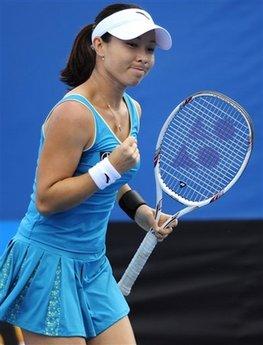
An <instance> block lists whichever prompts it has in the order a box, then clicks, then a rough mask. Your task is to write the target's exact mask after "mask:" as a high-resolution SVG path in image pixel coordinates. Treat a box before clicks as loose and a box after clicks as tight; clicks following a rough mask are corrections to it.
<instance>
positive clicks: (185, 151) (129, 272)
mask: <svg viewBox="0 0 263 345" xmlns="http://www.w3.org/2000/svg"><path fill="white" fill-rule="evenodd" d="M252 142H253V130H252V122H251V119H250V117H249V115H248V113H247V112H246V111H245V110H244V109H243V108H242V107H241V106H240V105H239V104H238V103H237V102H235V101H234V100H232V99H230V98H229V97H227V96H225V95H223V94H221V93H218V92H215V91H203V92H198V93H195V94H193V95H192V96H190V97H188V98H187V99H185V100H184V101H182V102H181V103H180V104H179V105H178V106H177V107H176V108H175V109H174V110H173V111H172V113H171V114H170V116H169V117H168V118H167V120H166V121H165V123H164V125H163V127H162V129H161V132H160V134H159V137H158V141H157V145H156V152H155V155H154V173H155V182H156V210H155V212H156V213H155V217H156V219H157V220H159V218H160V214H161V210H162V200H163V192H164V193H166V194H168V195H169V196H170V197H172V198H173V199H175V200H177V201H179V202H180V203H182V204H183V205H185V206H186V207H185V208H183V209H182V210H180V211H178V212H176V213H175V214H174V215H173V216H172V217H171V218H169V219H168V220H167V221H166V223H165V224H164V225H163V227H167V226H169V224H170V223H171V222H172V221H174V219H175V218H177V219H178V218H180V217H182V216H183V215H185V214H187V213H188V212H191V211H193V210H195V209H198V208H199V207H201V206H204V205H207V204H209V203H211V202H213V201H215V200H218V199H219V198H220V197H221V196H222V195H223V194H225V193H226V192H227V191H228V190H229V189H230V188H231V187H232V186H233V185H234V184H235V182H236V181H237V180H238V178H239V177H240V175H241V174H242V172H243V171H244V169H245V167H246V165H247V163H248V160H249V157H250V154H251V150H252ZM157 242H158V240H157V237H156V236H155V232H154V230H153V229H151V230H150V231H148V233H147V235H146V236H145V238H144V240H143V241H142V243H141V245H140V247H139V248H138V250H137V252H136V253H135V255H134V257H133V259H132V260H131V262H130V264H129V266H128V268H127V269H126V271H125V273H124V275H123V276H122V278H121V280H120V282H119V287H120V289H121V291H122V293H123V294H124V295H125V296H127V295H129V293H130V291H131V288H132V286H133V284H134V282H135V280H136V279H137V277H138V275H139V273H140V272H141V270H142V268H143V266H144V265H145V263H146V261H147V259H148V258H149V256H150V254H151V253H152V251H153V249H154V247H155V246H156V244H157Z"/></svg>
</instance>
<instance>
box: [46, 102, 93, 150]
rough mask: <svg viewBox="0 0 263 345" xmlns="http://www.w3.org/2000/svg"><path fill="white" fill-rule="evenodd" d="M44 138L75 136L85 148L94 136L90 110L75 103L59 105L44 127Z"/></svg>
mask: <svg viewBox="0 0 263 345" xmlns="http://www.w3.org/2000/svg"><path fill="white" fill-rule="evenodd" d="M44 131H45V136H46V137H49V136H52V134H53V135H55V134H56V135H62V133H63V136H65V137H71V136H75V137H76V138H79V140H80V141H81V143H82V144H83V145H84V146H86V145H87V144H89V141H92V137H93V135H94V118H93V115H92V112H91V110H89V109H88V108H87V107H85V106H84V105H83V104H81V103H79V102H76V101H66V102H63V103H61V104H59V105H58V106H57V107H56V108H55V109H54V110H53V112H52V114H51V115H50V117H49V119H48V120H47V121H46V123H45V127H44Z"/></svg>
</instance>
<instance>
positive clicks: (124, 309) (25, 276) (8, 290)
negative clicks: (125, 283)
mask: <svg viewBox="0 0 263 345" xmlns="http://www.w3.org/2000/svg"><path fill="white" fill-rule="evenodd" d="M128 313H129V307H128V304H127V302H126V300H125V299H124V297H123V296H122V294H121V292H120V289H119V287H118V285H117V283H116V280H115V279H114V277H113V275H112V269H111V266H110V263H109V261H108V259H107V257H106V256H105V253H104V251H103V252H101V253H96V254H87V255H86V254H85V255H83V254H82V255H79V254H75V253H73V252H67V251H63V250H57V249H55V248H52V247H50V246H47V245H44V244H42V243H41V244H40V243H36V242H32V241H30V240H28V239H26V238H23V237H21V235H19V236H18V235H16V236H15V237H14V238H13V239H12V240H11V241H10V242H9V244H8V246H7V248H6V250H5V252H4V254H3V255H2V257H1V258H0V320H2V321H6V322H8V323H11V324H13V325H16V326H18V327H21V328H23V329H25V330H28V331H31V332H34V333H38V334H43V335H47V336H55V337H60V336H61V337H73V336H74V337H84V338H87V339H88V338H92V337H95V336H97V335H98V334H100V333H101V332H103V331H104V330H106V329H107V328H109V327H110V326H111V325H113V324H114V323H115V322H117V321H118V320H120V319H121V318H123V317H124V316H126V315H127V314H128Z"/></svg>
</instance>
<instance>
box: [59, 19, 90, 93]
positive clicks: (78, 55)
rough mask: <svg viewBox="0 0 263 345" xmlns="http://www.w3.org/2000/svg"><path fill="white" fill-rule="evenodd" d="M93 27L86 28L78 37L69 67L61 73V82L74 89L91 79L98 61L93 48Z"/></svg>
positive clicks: (70, 57)
mask: <svg viewBox="0 0 263 345" xmlns="http://www.w3.org/2000/svg"><path fill="white" fill-rule="evenodd" d="M92 30H93V25H92V24H89V25H87V26H85V27H84V28H83V29H82V30H81V31H80V32H79V34H78V35H77V37H76V39H75V41H74V44H73V47H72V50H71V53H70V56H69V59H68V62H67V65H66V67H65V68H64V69H63V70H62V71H61V73H60V80H61V81H62V82H64V83H66V84H67V85H69V86H70V87H71V88H74V87H76V86H78V85H80V84H82V83H84V82H85V81H86V80H87V79H89V77H90V75H91V73H92V71H93V69H94V67H95V61H96V53H95V51H94V50H93V49H92V48H91V44H92V43H91V34H92Z"/></svg>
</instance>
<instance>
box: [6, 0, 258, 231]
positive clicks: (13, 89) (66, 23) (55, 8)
mask: <svg viewBox="0 0 263 345" xmlns="http://www.w3.org/2000/svg"><path fill="white" fill-rule="evenodd" d="M110 3H112V2H111V1H91V0H86V1H73V0H72V1H37V0H35V1H2V2H1V45H2V49H1V93H0V98H1V99H0V101H1V103H0V104H1V139H0V140H1V142H0V144H1V161H0V164H1V175H0V179H1V180H0V182H1V193H0V198H1V199H0V202H1V213H0V220H2V221H17V220H19V218H21V217H22V216H23V214H24V212H25V210H26V208H27V204H28V201H29V196H30V193H31V187H32V181H33V177H34V173H35V161H36V157H37V149H38V142H39V132H40V126H41V124H42V122H43V120H44V118H45V116H46V114H47V113H48V111H49V110H50V108H51V107H52V106H53V105H54V104H55V103H56V102H57V101H58V100H59V99H60V98H61V97H62V96H63V95H64V93H65V90H66V88H65V85H63V84H62V83H61V82H59V78H58V75H59V71H60V70H61V69H62V68H63V67H64V65H65V62H66V59H67V56H68V54H69V52H70V49H71V46H72V43H73V40H74V38H75V36H76V34H77V33H78V32H79V30H80V29H81V28H82V27H83V26H84V25H86V24H87V23H90V22H93V19H94V18H95V16H96V14H97V13H98V11H99V10H100V9H102V8H103V7H104V6H106V5H108V4H110ZM137 3H138V4H139V5H140V6H142V7H143V8H145V9H146V10H148V11H149V12H150V13H151V14H152V16H153V17H154V18H155V20H156V21H157V22H158V23H160V24H162V25H164V26H165V27H166V28H167V29H168V30H169V31H170V32H171V34H172V36H173V39H174V45H173V48H172V49H171V50H170V51H168V52H164V51H158V52H157V54H156V65H155V67H154V69H153V71H152V72H151V74H150V75H149V76H148V77H147V78H146V79H145V80H144V81H143V82H142V83H141V84H140V85H139V86H138V87H136V88H133V89H130V90H129V93H130V94H131V95H132V96H133V97H135V98H136V99H137V100H138V101H139V102H140V103H141V105H142V108H143V117H142V125H141V133H140V141H139V144H140V148H141V156H142V164H141V172H140V173H139V174H138V175H137V178H136V179H135V180H134V182H133V183H132V186H133V187H134V188H136V189H137V190H138V191H140V192H141V194H143V195H144V197H145V199H146V200H147V201H148V202H149V203H150V204H152V205H154V202H155V189H154V176H153V164H152V156H153V152H154V147H155V142H156V139H157V135H158V131H159V129H160V127H161V125H162V123H163V121H164V119H165V118H166V116H167V115H168V114H169V113H170V112H171V110H172V109H173V107H174V106H175V105H176V104H177V103H178V102H180V101H181V100H182V99H183V98H185V97H186V96H188V95H190V94H191V93H193V92H196V91H199V90H202V89H213V90H218V91H220V92H223V93H225V94H227V95H229V96H230V97H232V98H234V99H235V100H237V101H238V102H239V103H241V104H242V105H243V106H244V107H245V108H246V109H247V111H248V112H249V113H250V115H251V117H252V119H253V122H254V127H255V147H254V151H253V155H252V158H251V161H250V164H249V166H248V167H247V170H246V171H245V174H244V175H243V176H242V177H241V179H240V180H239V181H238V183H237V185H235V186H234V187H233V189H232V190H231V192H230V193H228V194H227V195H226V196H224V198H223V199H222V200H220V201H219V202H218V203H215V204H214V205H213V206H208V207H206V208H203V209H202V210H200V211H198V212H196V213H192V214H190V215H189V216H187V217H186V218H185V219H199V220H200V219H202V220H211V219H262V216H263V197H262V170H263V169H262V141H263V134H262V132H263V126H262V114H263V97H262V96H263V59H262V56H263V44H262V43H263V1H262V0H249V1H248V0H238V1H235V0H174V1H146V0H144V1H142V0H141V1H139V0H138V1H137ZM165 205H166V207H165V208H166V209H168V210H169V211H170V210H174V208H175V203H174V202H171V201H167V202H166V203H165ZM176 206H178V207H180V205H176ZM112 220H127V217H126V216H125V215H124V214H123V213H122V212H121V211H120V210H119V208H118V207H116V208H115V210H114V212H113V214H112ZM9 224H12V223H9ZM0 227H1V228H2V229H0V232H1V233H2V234H3V231H4V230H3V222H2V224H0Z"/></svg>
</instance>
